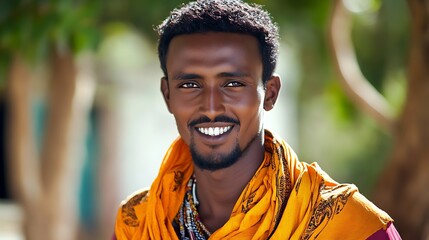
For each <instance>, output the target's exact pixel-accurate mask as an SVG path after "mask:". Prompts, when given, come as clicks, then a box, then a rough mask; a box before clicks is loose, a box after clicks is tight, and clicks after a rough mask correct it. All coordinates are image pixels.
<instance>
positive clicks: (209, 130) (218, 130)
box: [198, 126, 231, 137]
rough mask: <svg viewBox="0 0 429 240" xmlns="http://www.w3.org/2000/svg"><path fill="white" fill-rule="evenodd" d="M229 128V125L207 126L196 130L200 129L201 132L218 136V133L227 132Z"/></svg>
mask: <svg viewBox="0 0 429 240" xmlns="http://www.w3.org/2000/svg"><path fill="white" fill-rule="evenodd" d="M230 129H231V126H228V127H209V128H198V131H200V132H201V133H203V134H205V135H209V136H212V137H215V136H219V135H222V134H224V133H226V132H228V130H230Z"/></svg>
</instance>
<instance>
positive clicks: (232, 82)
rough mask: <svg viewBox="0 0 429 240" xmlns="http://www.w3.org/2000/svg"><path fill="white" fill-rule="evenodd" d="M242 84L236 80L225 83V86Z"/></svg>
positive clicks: (240, 85)
mask: <svg viewBox="0 0 429 240" xmlns="http://www.w3.org/2000/svg"><path fill="white" fill-rule="evenodd" d="M242 86H244V84H242V83H241V82H237V81H231V82H228V83H227V84H225V87H242Z"/></svg>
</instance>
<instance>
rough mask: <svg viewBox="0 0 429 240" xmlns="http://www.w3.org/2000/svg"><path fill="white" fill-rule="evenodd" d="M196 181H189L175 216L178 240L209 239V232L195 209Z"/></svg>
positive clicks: (193, 178) (196, 205)
mask: <svg viewBox="0 0 429 240" xmlns="http://www.w3.org/2000/svg"><path fill="white" fill-rule="evenodd" d="M196 182H197V181H196V179H195V177H192V178H191V179H189V182H188V185H187V191H186V194H185V198H184V200H183V202H182V205H181V206H180V209H179V212H178V214H177V216H176V222H177V223H178V225H179V233H180V236H179V238H180V239H183V240H206V239H208V238H209V237H210V235H211V233H210V231H209V230H208V229H207V228H206V227H205V226H204V224H203V223H202V222H201V219H200V216H199V214H198V210H197V207H198V205H199V202H198V199H197V195H196V193H195V189H196Z"/></svg>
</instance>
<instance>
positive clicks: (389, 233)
mask: <svg viewBox="0 0 429 240" xmlns="http://www.w3.org/2000/svg"><path fill="white" fill-rule="evenodd" d="M401 239H402V238H401V236H400V235H399V233H398V231H396V228H395V226H393V223H389V224H388V225H387V228H386V230H384V229H380V230H378V231H377V232H375V233H374V234H372V235H371V236H370V237H369V238H368V240H401Z"/></svg>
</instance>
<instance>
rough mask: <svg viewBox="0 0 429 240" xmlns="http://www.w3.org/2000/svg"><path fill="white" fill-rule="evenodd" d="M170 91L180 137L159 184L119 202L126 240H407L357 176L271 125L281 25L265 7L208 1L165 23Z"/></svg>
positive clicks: (165, 82)
mask: <svg viewBox="0 0 429 240" xmlns="http://www.w3.org/2000/svg"><path fill="white" fill-rule="evenodd" d="M158 32H159V34H160V38H159V46H158V53H159V59H160V62H161V68H162V70H163V72H164V77H163V78H162V80H161V91H162V94H163V96H164V99H165V102H166V105H167V108H168V110H169V111H170V112H171V113H172V114H173V115H174V117H175V120H176V124H177V128H178V131H179V133H180V138H179V139H177V140H176V141H175V142H174V143H173V144H172V145H171V147H170V148H169V150H168V151H167V153H166V155H165V157H164V160H163V163H162V166H161V169H160V171H159V174H158V177H157V178H156V179H155V181H154V183H153V184H152V186H151V188H150V189H149V190H146V191H140V192H138V193H136V194H134V195H133V196H132V197H130V199H129V200H127V201H125V202H124V203H123V204H122V206H121V208H120V209H119V211H118V215H117V221H116V227H115V235H116V238H117V239H208V238H210V239H316V238H317V239H367V238H370V239H395V237H397V239H400V237H399V235H398V234H397V232H396V230H395V229H394V227H393V225H392V219H391V218H390V217H389V216H388V215H387V214H386V213H385V212H383V211H382V210H380V209H378V208H377V207H376V206H374V205H373V204H372V203H371V202H369V201H368V200H367V199H366V198H364V197H363V196H362V195H361V194H360V193H359V192H358V191H357V189H356V187H355V186H354V185H349V184H338V183H336V182H335V181H334V180H332V179H331V178H330V177H329V176H327V175H326V173H324V172H323V171H322V170H321V169H320V168H319V167H318V165H317V164H311V165H309V164H306V163H301V162H299V161H298V158H297V157H296V155H295V153H294V152H293V150H292V149H291V148H290V147H289V146H288V145H287V144H286V143H285V142H284V141H283V140H281V139H280V138H279V137H277V136H276V135H275V134H273V133H271V132H269V131H268V130H264V128H263V127H264V126H263V116H264V111H269V110H271V109H272V108H273V107H274V104H275V103H276V100H277V97H278V94H279V90H280V86H281V82H280V78H279V76H276V75H274V69H275V65H276V61H277V54H278V30H277V27H276V25H275V24H273V22H272V21H271V19H270V17H269V15H268V14H267V13H266V12H265V11H264V10H262V9H261V8H260V7H259V6H256V5H248V4H246V3H243V2H241V1H239V0H219V1H216V0H201V1H196V2H191V3H189V4H187V5H184V6H182V7H181V8H179V9H176V10H174V11H173V12H172V13H171V15H170V16H169V17H168V18H167V19H166V20H165V21H164V22H163V23H162V24H161V25H160V26H159V27H158Z"/></svg>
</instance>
